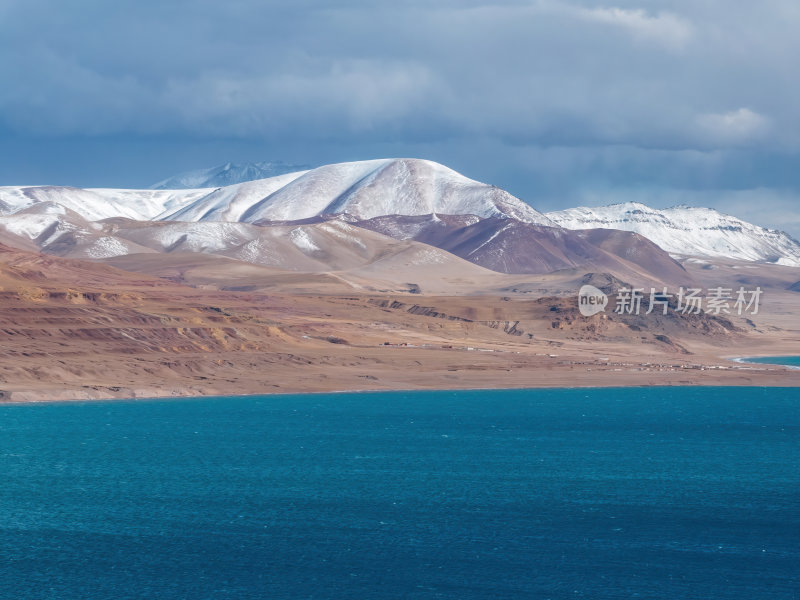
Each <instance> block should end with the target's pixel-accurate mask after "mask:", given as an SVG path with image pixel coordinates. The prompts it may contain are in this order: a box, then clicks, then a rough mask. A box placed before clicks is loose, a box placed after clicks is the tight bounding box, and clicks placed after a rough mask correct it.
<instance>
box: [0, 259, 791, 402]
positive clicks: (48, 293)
mask: <svg viewBox="0 0 800 600" xmlns="http://www.w3.org/2000/svg"><path fill="white" fill-rule="evenodd" d="M150 259H151V261H152V260H153V257H152V256H150ZM129 266H130V265H129ZM136 268H138V269H140V270H144V269H146V268H149V269H152V270H154V271H157V270H159V268H160V269H162V270H166V271H167V272H166V273H159V274H162V275H165V276H166V277H168V278H166V279H165V278H159V277H156V276H153V275H147V274H144V273H141V272H138V273H134V272H131V271H126V270H122V269H118V268H115V267H112V266H108V265H104V264H99V263H96V262H88V261H81V260H73V259H64V258H58V257H53V256H46V255H42V254H37V253H33V252H25V251H19V250H12V249H11V248H9V247H5V246H3V247H0V399H2V401H37V400H38V401H41V400H65V399H94V398H97V399H100V398H141V397H164V396H185V395H191V396H199V395H220V394H225V395H228V394H267V393H290V392H323V391H344V390H391V389H434V388H453V389H455V388H509V387H561V386H632V385H641V386H649V385H779V386H800V371H798V370H792V369H788V368H784V367H780V366H769V365H748V364H739V363H735V362H732V361H730V360H728V359H729V358H731V357H735V356H755V355H775V354H797V353H798V349H800V294H797V293H796V292H791V291H784V290H785V285H784V284H786V285H788V282H789V280H790V279H791V278H792V277H793V274H794V270H793V269H786V268H780V267H775V268H774V269H773V271H770V272H765V271H764V270H763V269H761V270H749V271H742V269H741V268H740V266H737V265H732V266H727V267H725V266H722V267H720V269H718V271H717V272H716V273H715V276H716V277H717V278H723V279H724V280H725V281H730V282H736V281H739V279H740V278H741V277H742V272H744V273H746V277H748V278H750V279H754V278H756V275H758V278H759V281H761V282H762V283H763V282H766V283H767V284H768V285H770V286H771V287H770V288H769V289H767V290H766V291H765V295H764V302H763V305H762V308H761V311H760V314H759V315H758V316H755V317H750V319H749V320H747V319H745V318H740V317H736V316H733V317H730V316H725V317H724V318H719V317H714V316H711V315H695V316H680V315H676V314H670V315H667V316H658V317H656V316H655V315H648V316H644V315H641V316H638V317H637V316H634V315H631V316H624V317H623V316H620V315H616V314H614V313H611V312H608V313H605V314H600V315H596V316H594V317H591V318H586V317H582V316H581V315H580V314H579V313H578V311H577V303H576V298H575V296H574V291H575V290H576V289H577V287H576V286H577V284H578V283H579V281H580V279H581V276H583V277H585V274H579V273H562V274H559V275H555V274H554V275H550V276H538V277H537V276H524V277H523V276H513V275H503V274H488V273H489V272H487V274H486V275H485V276H482V277H477V278H472V279H470V278H468V277H467V278H459V277H458V273H454V272H449V273H448V278H442V281H439V282H438V285H435V284H434V282H432V281H431V283H430V284H427V283H426V284H425V285H422V286H420V285H418V284H416V283H414V282H410V283H406V284H402V285H400V284H397V282H394V283H392V282H391V281H390V282H389V283H388V284H387V283H386V282H385V281H384V282H383V286H381V285H378V284H376V285H372V286H365V285H363V283H364V280H363V279H361V280H359V281H360V283H359V281H356V279H354V278H353V277H352V276H351V277H350V278H349V279H348V278H347V277H339V276H337V275H336V274H335V273H334V274H319V273H290V272H282V271H278V270H275V269H261V270H260V271H258V273H255V272H254V271H253V270H254V269H256V270H257V269H258V268H257V267H253V266H252V265H250V266H247V265H244V264H242V263H238V262H237V261H228V259H224V261H223V262H222V263H220V261H217V260H211V261H207V262H202V261H201V263H198V264H195V265H192V264H186V263H185V264H183V266H182V267H180V268H179V266H176V264H172V265H170V264H163V263H162V265H161V266H160V267H158V264H157V262H156V263H151V262H147V261H145V262H144V263H142V264H140V265H138V266H136ZM470 268H473V267H472V265H470ZM475 268H477V267H475ZM241 272H244V273H246V274H247V279H248V281H249V282H250V285H249V286H242V285H241V284H240V283H241V282H239V283H237V277H238V276H239V275H241ZM394 274H395V276H396V277H397V278H399V280H406V281H407V280H408V277H407V275H408V274H407V273H403V272H402V270H400V271H398V270H397V269H396V270H395V271H394ZM691 274H692V276H693V277H695V278H698V277H702V276H705V273H703V272H699V271H698V272H696V273H691ZM226 278H227V279H226ZM228 279H229V280H231V281H233V283H232V284H231V285H229V286H226V285H223V283H224V281H226V280H228ZM446 280H449V283H448V281H446ZM426 281H427V280H426ZM242 288H246V289H245V291H242ZM369 288H371V289H369ZM379 288H382V290H379ZM426 288H429V289H430V290H431V291H428V290H427V289H426ZM314 289H316V290H319V291H317V293H312V290H314ZM376 290H378V291H376ZM448 290H449V293H445V292H447V291H448ZM412 292H413V293H412Z"/></svg>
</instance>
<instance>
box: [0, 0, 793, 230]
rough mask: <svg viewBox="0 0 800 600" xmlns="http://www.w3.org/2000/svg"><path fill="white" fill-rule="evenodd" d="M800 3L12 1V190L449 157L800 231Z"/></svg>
mask: <svg viewBox="0 0 800 600" xmlns="http://www.w3.org/2000/svg"><path fill="white" fill-rule="evenodd" d="M798 31H800V2H798V0H760V1H759V2H752V1H751V0H748V1H744V0H663V1H662V0H651V1H647V2H631V1H624V0H610V2H608V3H597V2H589V1H582V0H574V1H569V2H568V1H561V0H528V1H521V0H520V1H517V0H505V1H504V0H494V1H492V2H482V1H478V0H461V1H455V0H436V1H434V0H409V1H402V0H394V1H392V2H379V1H375V0H328V1H325V0H287V1H286V2H269V1H264V0H226V1H220V0H214V1H207V0H177V1H170V0H161V1H158V2H156V1H148V0H137V1H127V0H117V1H115V2H109V1H108V0H83V1H81V0H70V1H68V0H0V78H1V79H0V152H2V160H1V161H0V185H15V184H68V185H76V186H128V187H134V186H142V187H147V186H149V185H151V184H152V183H154V182H156V181H158V180H161V179H164V178H166V177H168V176H170V175H173V174H175V173H177V172H181V171H185V170H188V169H193V168H200V167H210V166H213V165H216V164H219V163H223V162H227V161H259V160H282V161H285V162H290V163H301V164H323V163H328V162H341V161H348V160H359V159H369V158H378V157H391V156H414V157H422V158H428V159H432V160H436V161H438V162H442V163H444V164H447V165H448V166H451V167H453V168H455V169H456V170H458V171H460V172H462V173H464V174H465V175H467V176H469V177H473V178H475V179H479V180H482V181H486V182H488V183H493V184H496V185H499V186H501V187H504V188H506V189H508V190H509V191H511V192H512V193H514V194H515V195H517V196H519V197H521V198H522V199H524V200H526V201H527V202H529V203H530V204H532V205H534V206H535V207H537V208H539V209H540V210H551V209H555V208H561V207H567V206H573V205H578V204H588V205H598V204H605V203H610V202H616V201H623V200H632V199H633V200H640V201H643V202H646V203H648V204H651V205H654V206H668V205H672V204H677V203H682V202H683V203H688V204H695V205H709V206H716V207H718V208H722V209H724V210H726V211H728V212H731V213H733V214H736V215H738V216H742V217H745V218H748V219H750V220H752V221H755V222H757V223H759V224H763V225H768V226H774V227H779V228H782V229H786V230H788V231H790V232H791V233H793V234H794V235H795V236H800V216H798V215H800V101H799V100H798V99H800V77H799V76H800V70H799V69H798V67H799V66H800V35H798Z"/></svg>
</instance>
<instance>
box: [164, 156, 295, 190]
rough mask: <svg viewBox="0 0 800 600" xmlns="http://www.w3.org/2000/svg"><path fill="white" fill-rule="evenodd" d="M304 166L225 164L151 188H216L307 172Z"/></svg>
mask: <svg viewBox="0 0 800 600" xmlns="http://www.w3.org/2000/svg"><path fill="white" fill-rule="evenodd" d="M310 168H311V167H309V166H306V165H288V164H286V163H283V162H279V161H278V162H270V161H265V162H255V163H251V162H247V163H230V162H229V163H225V164H224V165H218V166H216V167H211V168H210V169H198V170H196V171H188V172H186V173H181V174H180V175H175V176H173V177H170V178H168V179H165V180H164V181H159V182H158V183H157V184H155V185H154V186H152V188H151V189H154V190H183V189H198V188H217V187H225V186H228V185H235V184H237V183H244V182H246V181H255V180H256V179H267V178H269V177H277V176H278V175H285V174H286V173H295V172H297V171H307V170H308V169H310Z"/></svg>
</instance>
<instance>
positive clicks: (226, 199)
mask: <svg viewBox="0 0 800 600" xmlns="http://www.w3.org/2000/svg"><path fill="white" fill-rule="evenodd" d="M432 213H434V214H435V213H441V214H452V215H463V214H473V215H477V216H480V217H505V218H514V219H518V220H520V221H523V222H525V223H536V224H539V225H553V223H552V222H551V221H550V220H549V219H547V218H546V217H545V216H544V215H542V213H540V212H539V211H537V210H535V209H533V208H532V207H531V206H529V205H528V204H526V203H524V202H523V201H522V200H520V199H518V198H515V197H514V196H512V195H511V194H509V193H508V192H506V191H505V190H502V189H500V188H497V187H494V186H491V185H487V184H485V183H480V182H478V181H474V180H472V179H468V178H466V177H464V176H463V175H461V174H460V173H457V172H455V171H453V170H452V169H449V168H447V167H445V166H443V165H440V164H438V163H435V162H431V161H427V160H419V159H384V160H369V161H361V162H351V163H340V164H335V165H326V166H323V167H318V168H316V169H312V170H311V171H306V172H301V173H291V174H287V175H282V176H280V177H274V178H270V179H263V180H260V181H253V182H249V183H243V184H240V185H238V186H231V187H229V188H223V189H221V190H217V191H215V192H212V193H210V194H209V195H207V196H206V197H203V198H200V199H197V200H195V201H193V202H191V203H189V204H187V205H185V206H184V207H183V208H181V209H180V210H177V211H174V212H171V213H169V212H167V213H165V214H163V215H161V216H160V217H158V218H159V219H162V220H175V221H204V220H221V219H224V220H229V221H242V222H246V223H257V222H259V221H295V220H301V219H309V218H313V217H318V216H321V215H333V214H347V215H350V216H352V217H355V218H357V219H370V218H372V217H378V216H382V215H407V216H414V215H426V214H432Z"/></svg>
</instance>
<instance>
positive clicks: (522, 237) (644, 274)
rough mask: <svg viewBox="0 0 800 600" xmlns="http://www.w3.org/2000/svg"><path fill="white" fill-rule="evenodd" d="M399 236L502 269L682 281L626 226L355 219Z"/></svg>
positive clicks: (672, 265) (678, 269)
mask: <svg viewBox="0 0 800 600" xmlns="http://www.w3.org/2000/svg"><path fill="white" fill-rule="evenodd" d="M355 224H356V225H359V226H360V227H365V228H367V229H371V230H373V231H379V232H381V233H384V234H385V235H389V236H392V237H396V238H398V239H413V240H417V241H420V242H424V243H426V244H430V245H432V246H436V247H438V248H441V249H443V250H447V251H448V252H451V253H453V254H455V255H456V256H460V257H461V258H464V259H466V260H468V261H470V262H473V263H475V264H477V265H480V266H482V267H484V268H487V269H491V270H493V271H497V272H500V273H518V274H523V273H527V274H544V273H552V272H554V271H559V270H569V269H582V270H587V271H600V272H611V273H615V274H616V275H618V276H621V277H626V278H628V279H633V280H636V281H641V280H642V279H646V280H649V281H653V282H665V283H666V282H669V283H681V282H686V281H689V280H690V279H691V278H690V276H689V275H688V274H687V273H686V271H685V270H684V269H683V267H682V266H681V265H680V264H679V263H677V262H676V261H674V260H673V259H672V258H670V257H669V255H667V253H666V252H664V251H663V250H661V249H660V248H659V247H658V246H656V245H655V244H653V243H652V242H650V241H649V240H647V239H645V238H643V237H642V236H639V235H637V234H635V233H629V232H623V231H603V230H599V231H594V230H592V231H569V230H564V229H561V228H557V227H546V226H541V225H534V224H530V223H522V222H520V221H517V220H515V219H498V218H488V219H479V218H477V217H472V216H446V215H441V216H432V215H428V216H427V217H401V216H383V217H377V218H375V219H369V220H366V221H359V222H356V223H355Z"/></svg>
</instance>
